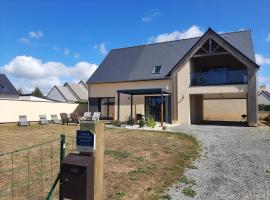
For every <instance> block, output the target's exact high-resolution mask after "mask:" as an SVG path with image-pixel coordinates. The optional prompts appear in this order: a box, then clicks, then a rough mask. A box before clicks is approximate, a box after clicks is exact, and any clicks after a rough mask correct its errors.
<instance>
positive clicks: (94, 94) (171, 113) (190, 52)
mask: <svg viewBox="0 0 270 200" xmlns="http://www.w3.org/2000/svg"><path fill="white" fill-rule="evenodd" d="M258 69H259V66H258V65H257V64H256V63H255V54H254V50H253V44H252V38H251V31H238V32H229V33H222V34H218V33H216V32H214V31H213V30H212V29H211V28H209V29H208V30H207V31H206V33H205V34H204V35H203V36H201V37H196V38H190V39H182V40H176V41H170V42H163V43H156V44H148V45H141V46H134V47H127V48H120V49H113V50H111V51H110V52H109V54H108V55H107V56H106V58H105V59H104V60H103V62H102V63H101V64H100V66H99V68H98V69H97V70H96V71H95V73H94V74H93V75H92V76H91V77H90V79H89V80H88V81H87V84H88V88H89V89H88V90H89V91H88V94H89V110H90V111H92V112H93V111H100V112H101V114H102V117H104V118H109V119H114V120H119V121H126V120H127V119H128V118H129V117H130V116H132V117H136V114H142V115H151V116H153V117H154V118H155V119H156V120H160V121H161V122H162V123H163V121H165V122H169V123H176V124H187V125H188V124H192V123H198V122H201V121H203V120H219V121H241V120H247V122H248V125H249V126H256V125H257V113H258V111H257V86H256V80H257V76H256V73H257V70H258ZM245 115H247V118H245ZM209 116H210V117H209Z"/></svg>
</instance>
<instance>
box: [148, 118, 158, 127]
mask: <svg viewBox="0 0 270 200" xmlns="http://www.w3.org/2000/svg"><path fill="white" fill-rule="evenodd" d="M146 125H147V126H148V127H151V128H155V126H156V121H155V119H154V118H153V117H151V116H149V117H147V119H146Z"/></svg>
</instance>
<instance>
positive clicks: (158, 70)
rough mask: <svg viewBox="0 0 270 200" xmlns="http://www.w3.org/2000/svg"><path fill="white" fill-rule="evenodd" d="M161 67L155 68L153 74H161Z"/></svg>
mask: <svg viewBox="0 0 270 200" xmlns="http://www.w3.org/2000/svg"><path fill="white" fill-rule="evenodd" d="M160 70H161V65H158V66H154V67H153V70H152V74H160Z"/></svg>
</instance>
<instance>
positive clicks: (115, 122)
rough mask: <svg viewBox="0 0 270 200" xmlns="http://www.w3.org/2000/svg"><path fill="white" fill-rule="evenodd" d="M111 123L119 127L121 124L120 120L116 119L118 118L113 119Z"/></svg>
mask: <svg viewBox="0 0 270 200" xmlns="http://www.w3.org/2000/svg"><path fill="white" fill-rule="evenodd" d="M113 125H114V126H117V127H120V126H121V125H122V122H120V121H118V120H115V121H114V122H113Z"/></svg>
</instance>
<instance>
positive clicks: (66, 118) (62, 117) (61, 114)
mask: <svg viewBox="0 0 270 200" xmlns="http://www.w3.org/2000/svg"><path fill="white" fill-rule="evenodd" d="M60 117H61V121H62V124H67V125H68V122H69V118H68V116H67V113H60Z"/></svg>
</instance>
